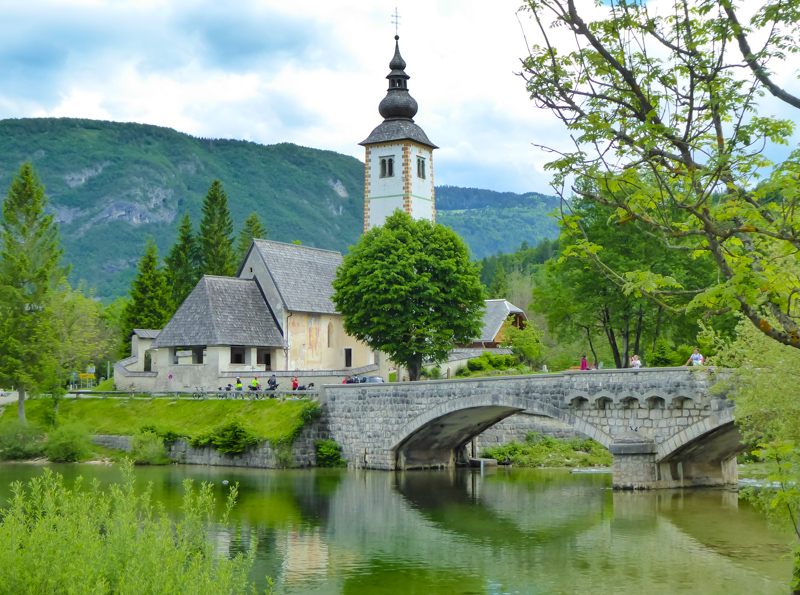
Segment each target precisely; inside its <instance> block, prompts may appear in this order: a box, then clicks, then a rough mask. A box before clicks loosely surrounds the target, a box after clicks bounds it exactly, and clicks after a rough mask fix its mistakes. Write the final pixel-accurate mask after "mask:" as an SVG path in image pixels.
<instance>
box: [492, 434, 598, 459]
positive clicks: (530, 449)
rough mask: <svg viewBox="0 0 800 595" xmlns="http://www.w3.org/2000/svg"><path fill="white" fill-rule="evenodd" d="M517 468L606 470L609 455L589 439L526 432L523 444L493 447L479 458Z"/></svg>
mask: <svg viewBox="0 0 800 595" xmlns="http://www.w3.org/2000/svg"><path fill="white" fill-rule="evenodd" d="M481 456H483V457H488V458H490V459H496V460H498V461H500V462H504V463H507V464H511V465H516V466H518V467H595V466H605V467H608V466H610V465H611V463H612V457H611V453H610V452H608V450H607V449H606V448H605V447H604V446H603V445H602V444H600V443H599V442H595V441H594V440H591V439H588V438H587V439H585V440H582V439H580V438H573V439H572V440H560V439H558V438H552V437H550V436H541V435H540V434H537V433H535V432H528V435H527V436H526V437H525V442H517V441H516V440H512V441H511V443H510V444H506V445H504V446H495V447H492V448H489V449H486V450H485V451H483V454H482V455H481Z"/></svg>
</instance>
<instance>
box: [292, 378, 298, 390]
mask: <svg viewBox="0 0 800 595" xmlns="http://www.w3.org/2000/svg"><path fill="white" fill-rule="evenodd" d="M297 385H298V382H297V376H295V377H294V378H292V390H297Z"/></svg>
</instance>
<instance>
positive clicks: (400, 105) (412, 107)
mask: <svg viewBox="0 0 800 595" xmlns="http://www.w3.org/2000/svg"><path fill="white" fill-rule="evenodd" d="M399 40H400V37H399V36H398V35H395V36H394V56H393V57H392V61H391V62H389V68H390V69H391V72H390V73H389V75H388V76H387V77H386V78H387V79H389V89H388V90H387V92H386V97H384V98H383V101H381V103H380V105H379V106H378V111H379V112H380V113H381V116H383V118H384V120H383V122H382V123H381V124H380V125H379V126H378V127H377V128H376V129H375V130H373V131H372V133H370V135H369V136H368V137H367V140H365V141H362V142H360V143H359V144H360V145H370V144H374V143H386V142H392V141H397V140H403V139H409V140H413V141H415V142H418V143H420V144H422V145H425V146H428V147H431V148H432V149H436V148H438V147H437V146H436V145H434V144H433V143H432V142H431V141H430V140H428V137H427V136H426V135H425V132H423V130H422V128H420V127H419V126H417V125H416V124H415V123H414V116H416V115H417V109H418V108H417V101H416V100H415V99H414V98H413V97H411V95H409V94H408V79H409V76H408V75H407V74H406V71H405V68H406V61H405V60H403V57H402V56H401V55H400V43H399Z"/></svg>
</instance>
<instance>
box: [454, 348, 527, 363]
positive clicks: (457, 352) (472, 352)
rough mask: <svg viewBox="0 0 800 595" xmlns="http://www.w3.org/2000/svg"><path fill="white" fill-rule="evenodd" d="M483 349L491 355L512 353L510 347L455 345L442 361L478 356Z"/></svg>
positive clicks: (481, 353)
mask: <svg viewBox="0 0 800 595" xmlns="http://www.w3.org/2000/svg"><path fill="white" fill-rule="evenodd" d="M484 351H488V352H489V353H491V354H493V355H511V354H512V353H513V351H511V350H510V349H505V348H502V347H457V348H456V349H453V351H451V352H450V353H448V354H447V360H446V362H443V363H447V362H455V361H458V360H462V359H472V358H475V357H480V356H481V355H483V352H484Z"/></svg>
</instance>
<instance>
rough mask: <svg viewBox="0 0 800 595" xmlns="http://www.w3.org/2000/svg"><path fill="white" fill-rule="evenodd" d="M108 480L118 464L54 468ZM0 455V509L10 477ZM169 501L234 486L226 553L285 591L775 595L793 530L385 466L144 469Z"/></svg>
mask: <svg viewBox="0 0 800 595" xmlns="http://www.w3.org/2000/svg"><path fill="white" fill-rule="evenodd" d="M51 467H52V468H53V469H54V470H56V471H58V472H59V473H61V474H62V475H64V476H65V478H67V480H68V483H69V481H71V480H73V479H74V478H75V477H77V476H78V475H81V476H83V478H84V479H85V480H91V479H94V478H97V479H98V480H99V481H100V482H101V483H102V484H108V483H110V482H114V481H117V480H118V479H119V477H120V471H119V467H118V466H117V465H115V466H113V467H106V466H100V465H51ZM39 473H41V467H39V466H36V465H29V464H2V465H0V498H1V499H2V502H3V503H4V504H5V502H6V501H7V499H8V497H9V495H10V490H9V487H8V486H9V484H10V483H11V482H12V481H15V480H21V481H25V480H27V479H29V478H30V477H32V476H33V475H36V474H39ZM136 476H137V482H139V483H140V487H143V486H144V485H145V484H147V483H148V482H152V484H153V493H154V496H155V498H156V499H158V500H160V501H162V502H164V503H165V506H166V508H167V510H168V511H177V510H178V509H179V506H180V500H181V497H182V493H183V487H182V483H183V481H184V479H186V478H192V479H194V480H195V481H196V482H202V481H208V482H213V483H214V484H215V487H214V490H215V492H216V494H217V500H218V503H219V504H220V507H221V505H222V503H223V502H224V499H225V490H226V489H227V488H225V487H224V486H222V481H223V480H227V481H229V482H231V483H234V482H238V483H239V501H238V504H237V506H236V508H235V510H234V512H233V515H232V525H231V526H230V527H228V528H224V529H223V528H217V530H216V531H215V534H214V538H215V539H217V541H218V544H219V548H221V551H224V552H226V553H236V552H240V551H247V550H248V549H249V548H250V547H253V544H255V547H256V555H257V560H256V565H255V567H254V569H253V578H254V580H257V581H258V582H259V583H260V584H261V585H262V586H263V585H265V581H264V576H265V575H269V576H271V577H272V578H273V579H274V580H275V591H276V593H279V594H298V595H300V594H311V593H313V594H319V595H323V594H324V595H328V594H331V595H332V594H337V595H338V594H342V595H345V594H346V595H354V594H372V595H383V594H394V593H403V594H434V595H438V594H442V595H444V594H447V595H467V594H469V595H474V594H481V595H495V594H504V593H510V594H526V595H533V594H545V593H546V594H560V593H563V594H573V593H592V594H598V593H614V594H616V595H622V594H641V593H646V594H648V595H652V594H659V593H664V594H675V593H680V594H683V593H697V594H701V593H702V594H714V593H724V594H738V593H741V594H745V593H747V594H748V595H751V594H767V595H769V594H772V593H785V592H786V590H787V589H786V585H787V583H788V579H789V576H790V574H791V563H790V561H789V560H788V559H783V560H782V559H781V556H782V555H783V554H785V553H787V552H788V551H789V545H788V544H790V536H787V535H786V534H784V533H781V532H779V531H777V530H774V529H771V528H770V527H768V525H767V521H766V518H765V517H764V516H763V515H761V514H760V513H758V512H757V511H755V510H753V508H752V507H751V506H750V505H749V504H748V503H746V502H743V501H739V500H738V497H737V493H736V492H735V491H732V490H723V489H702V490H701V489H697V490H684V491H679V490H662V491H652V492H645V493H631V492H615V491H613V490H611V489H610V487H611V476H610V474H605V473H593V474H583V473H580V474H578V473H575V474H570V473H569V472H567V471H562V470H540V469H508V468H500V469H498V470H496V471H495V470H489V471H486V472H484V474H483V475H481V472H480V470H471V469H458V470H452V471H407V472H403V473H392V472H382V471H354V470H325V469H313V470H289V471H277V470H260V469H259V470H256V469H237V468H226V467H201V466H188V465H186V466H182V465H173V466H166V467H138V468H137V469H136Z"/></svg>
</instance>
